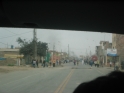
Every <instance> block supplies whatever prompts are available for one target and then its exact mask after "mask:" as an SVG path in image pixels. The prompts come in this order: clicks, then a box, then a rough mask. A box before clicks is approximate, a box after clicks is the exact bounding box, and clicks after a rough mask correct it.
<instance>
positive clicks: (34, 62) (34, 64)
mask: <svg viewBox="0 0 124 93" xmlns="http://www.w3.org/2000/svg"><path fill="white" fill-rule="evenodd" d="M35 66H36V60H35V59H34V60H33V67H34V68H35Z"/></svg>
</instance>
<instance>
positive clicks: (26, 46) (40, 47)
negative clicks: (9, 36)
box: [17, 37, 48, 62]
mask: <svg viewBox="0 0 124 93" xmlns="http://www.w3.org/2000/svg"><path fill="white" fill-rule="evenodd" d="M17 42H18V44H20V46H21V48H20V50H19V52H20V54H23V55H24V57H25V58H28V59H31V57H32V56H33V54H34V40H31V41H26V40H25V39H21V38H20V37H19V38H18V39H17ZM47 49H48V44H47V43H45V42H44V43H42V42H41V41H38V42H37V55H38V56H39V57H40V58H41V56H43V57H45V56H46V50H47ZM28 61H29V60H28ZM30 62H31V61H30Z"/></svg>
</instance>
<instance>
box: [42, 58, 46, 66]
mask: <svg viewBox="0 0 124 93" xmlns="http://www.w3.org/2000/svg"><path fill="white" fill-rule="evenodd" d="M45 63H46V61H45V59H44V60H43V67H45Z"/></svg>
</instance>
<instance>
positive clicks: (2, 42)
mask: <svg viewBox="0 0 124 93" xmlns="http://www.w3.org/2000/svg"><path fill="white" fill-rule="evenodd" d="M0 43H1V44H4V45H8V44H5V43H3V42H0ZM8 46H11V45H8Z"/></svg>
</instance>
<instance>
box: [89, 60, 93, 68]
mask: <svg viewBox="0 0 124 93" xmlns="http://www.w3.org/2000/svg"><path fill="white" fill-rule="evenodd" d="M92 65H93V60H90V66H91V68H92Z"/></svg>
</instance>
